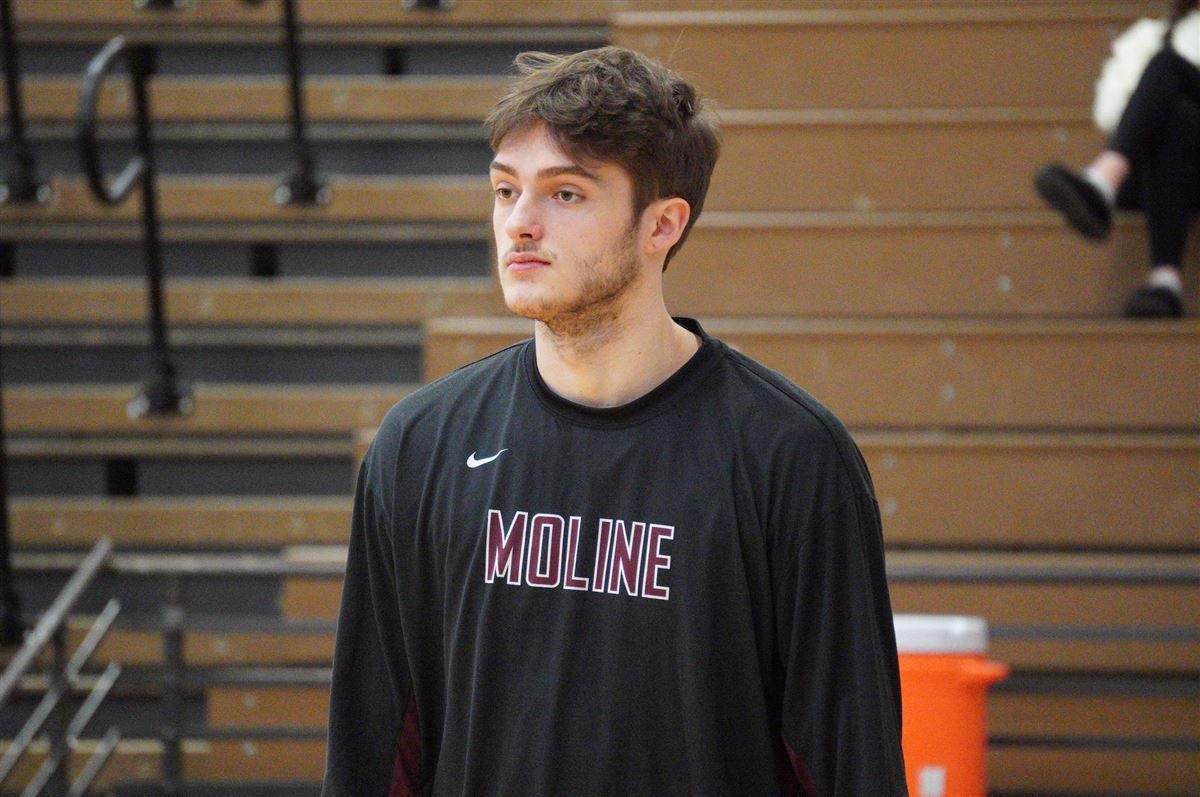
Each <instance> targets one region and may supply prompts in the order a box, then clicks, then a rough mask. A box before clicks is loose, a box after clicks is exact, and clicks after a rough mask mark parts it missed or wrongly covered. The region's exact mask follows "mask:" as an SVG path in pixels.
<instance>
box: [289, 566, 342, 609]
mask: <svg viewBox="0 0 1200 797" xmlns="http://www.w3.org/2000/svg"><path fill="white" fill-rule="evenodd" d="M341 600H342V584H341V582H340V581H336V580H331V579H328V578H309V577H305V576H290V577H289V578H286V579H284V581H283V588H282V590H281V591H280V594H279V610H280V612H281V613H282V614H283V616H284V617H285V618H287V619H288V620H336V619H337V616H338V607H339V606H340V605H341Z"/></svg>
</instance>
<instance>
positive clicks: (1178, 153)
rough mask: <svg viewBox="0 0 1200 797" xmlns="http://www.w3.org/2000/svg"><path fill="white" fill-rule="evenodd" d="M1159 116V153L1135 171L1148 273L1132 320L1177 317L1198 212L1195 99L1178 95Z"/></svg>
mask: <svg viewBox="0 0 1200 797" xmlns="http://www.w3.org/2000/svg"><path fill="white" fill-rule="evenodd" d="M1164 117H1165V118H1164V119H1163V120H1162V123H1161V125H1160V127H1161V131H1160V135H1161V139H1160V142H1159V147H1158V150H1157V151H1156V152H1155V153H1154V154H1153V156H1152V157H1150V158H1149V159H1147V160H1146V162H1145V163H1144V165H1143V166H1139V169H1138V182H1139V183H1140V186H1139V187H1140V189H1141V192H1140V193H1141V206H1142V207H1143V208H1144V210H1145V212H1146V228H1147V232H1148V234H1149V238H1150V262H1151V271H1150V275H1149V278H1148V279H1147V281H1146V284H1145V285H1144V286H1143V287H1142V288H1140V289H1139V290H1138V291H1137V292H1136V293H1135V294H1134V295H1133V296H1132V297H1130V299H1129V302H1128V304H1127V305H1126V307H1125V313H1126V315H1129V316H1134V317H1156V318H1158V317H1178V316H1180V315H1182V312H1183V304H1182V297H1183V280H1182V273H1181V265H1182V263H1183V252H1184V249H1185V246H1186V244H1187V234H1188V228H1189V226H1190V225H1191V221H1192V216H1193V215H1194V214H1195V213H1196V212H1197V209H1200V101H1196V100H1193V99H1191V98H1190V97H1179V98H1177V99H1176V100H1175V102H1174V103H1173V104H1172V105H1171V106H1170V107H1169V108H1167V109H1166V112H1165V113H1164Z"/></svg>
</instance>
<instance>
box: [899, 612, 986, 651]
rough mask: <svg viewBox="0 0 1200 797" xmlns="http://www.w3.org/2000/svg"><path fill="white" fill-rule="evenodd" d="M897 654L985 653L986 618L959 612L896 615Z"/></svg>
mask: <svg viewBox="0 0 1200 797" xmlns="http://www.w3.org/2000/svg"><path fill="white" fill-rule="evenodd" d="M893 620H894V622H895V625H896V648H897V650H898V651H899V652H900V653H987V645H988V632H987V621H986V620H984V619H983V618H982V617H971V616H969V615H962V614H897V615H895V616H894V617H893Z"/></svg>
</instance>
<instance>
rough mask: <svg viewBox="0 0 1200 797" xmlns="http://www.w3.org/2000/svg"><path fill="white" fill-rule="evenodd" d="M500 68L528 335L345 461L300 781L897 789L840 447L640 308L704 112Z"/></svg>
mask: <svg viewBox="0 0 1200 797" xmlns="http://www.w3.org/2000/svg"><path fill="white" fill-rule="evenodd" d="M517 64H518V67H519V68H520V72H521V75H520V78H519V79H518V80H517V81H516V83H515V85H514V87H513V88H512V90H511V91H510V93H509V94H508V95H507V96H505V97H504V98H503V99H502V100H501V101H500V103H499V104H498V105H497V107H496V108H495V109H494V111H493V112H492V114H491V115H490V117H489V119H488V125H489V129H490V132H491V143H492V147H493V149H494V151H495V160H494V161H493V162H492V167H491V180H492V187H493V189H494V192H495V211H494V216H493V226H494V231H495V236H496V249H497V252H498V255H499V264H498V268H499V274H500V283H501V286H502V288H503V291H504V298H505V301H506V303H507V304H508V306H509V308H510V309H511V310H512V311H513V312H515V313H517V314H518V315H521V316H524V317H526V318H530V319H532V320H533V321H534V325H533V326H534V337H533V339H532V340H528V341H525V342H523V343H520V344H517V345H515V346H511V347H509V348H507V349H505V350H503V351H501V352H499V353H497V354H495V355H492V356H491V357H488V358H486V359H484V360H481V361H479V362H477V363H474V364H473V365H469V366H467V367H465V368H462V369H460V370H458V371H456V372H454V373H453V374H450V375H449V376H447V377H445V378H443V379H441V380H439V381H437V382H434V383H433V384H431V385H429V386H427V387H425V388H424V389H422V390H420V391H418V392H417V393H415V394H413V395H412V396H411V397H409V398H408V399H406V400H404V401H402V402H401V403H400V404H398V405H397V406H396V407H395V408H394V409H393V410H392V412H391V413H389V415H388V417H387V419H386V420H385V421H384V423H383V425H382V427H381V428H380V431H379V434H378V436H377V438H376V440H375V442H374V444H373V445H372V447H371V449H370V451H369V452H368V454H367V456H366V459H365V461H364V463H363V466H362V471H361V473H360V476H359V483H358V490H357V496H356V502H355V511H354V521H353V530H352V534H351V542H350V554H349V561H348V567H347V573H346V582H345V588H344V593H343V598H342V610H341V616H340V619H339V621H338V633H337V651H336V654H335V657H334V674H333V689H332V705H331V710H330V726H329V759H328V769H327V774H326V779H325V790H324V794H325V795H326V797H335V795H336V797H376V796H377V795H378V796H379V797H382V796H383V795H437V796H438V797H441V796H442V795H456V796H457V795H504V796H506V797H624V796H626V795H637V796H641V795H652V796H653V797H674V796H676V795H678V796H679V797H683V796H684V795H688V796H701V795H702V796H705V797H707V796H709V795H713V796H716V795H747V796H748V797H750V796H752V797H774V795H794V794H809V795H861V796H862V797H867V796H868V795H869V797H890V796H891V795H902V794H904V793H905V785H904V772H903V764H902V760H901V753H900V696H899V678H898V674H897V664H896V649H895V640H894V636H893V630H892V616H891V609H890V606H889V601H888V593H887V584H886V581H885V579H884V570H883V551H882V541H881V535H880V527H879V516H878V512H877V508H876V505H875V502H874V499H873V494H872V487H871V482H870V478H869V476H868V474H867V470H866V467H865V465H864V463H863V461H862V459H861V457H860V456H859V453H858V451H857V449H856V448H855V446H854V444H853V442H852V441H851V440H850V437H849V436H848V435H847V433H846V431H845V429H844V428H843V427H842V426H841V424H840V423H838V421H837V420H836V419H835V418H834V417H833V416H832V415H831V414H830V413H829V412H828V411H827V410H825V409H824V408H822V407H821V406H820V405H819V404H818V403H817V402H816V401H814V400H813V399H812V398H811V397H809V396H808V395H807V394H806V393H804V392H803V391H801V390H800V389H798V388H797V387H795V386H794V385H792V384H791V383H789V382H788V381H787V380H785V379H784V378H783V377H781V376H780V375H779V374H777V373H774V372H773V371H770V370H768V369H766V368H764V367H763V366H761V365H758V364H757V363H755V362H753V361H752V360H750V359H748V358H746V357H744V356H742V355H740V354H738V353H736V352H734V351H732V350H731V349H729V348H728V347H726V346H725V345H724V344H722V343H721V342H720V341H718V340H716V339H714V338H711V337H709V336H708V335H706V334H705V333H704V331H703V330H702V329H701V327H700V325H699V324H697V323H696V322H695V321H693V320H690V319H673V318H671V316H670V315H669V314H668V312H667V310H666V306H665V304H664V302H663V295H662V281H663V276H662V274H663V271H664V269H665V267H666V264H667V261H668V259H669V258H670V255H671V254H672V253H673V252H674V251H675V250H676V249H677V248H678V247H679V245H680V244H681V243H682V242H683V239H684V237H685V236H686V234H687V231H688V229H689V228H690V226H691V224H692V223H693V222H694V221H695V219H696V217H697V216H698V215H699V213H700V209H701V206H702V205H703V202H704V195H705V192H706V191H707V188H708V180H709V176H710V175H711V173H712V169H713V165H714V163H715V161H716V157H717V150H718V146H717V137H716V132H715V129H714V127H713V125H712V122H711V121H710V119H709V118H708V116H707V115H706V114H705V113H703V112H701V110H700V108H699V102H698V99H697V97H696V94H695V92H694V91H693V89H692V88H691V87H690V86H689V85H687V84H686V83H684V82H683V81H682V80H681V79H680V78H679V77H678V76H676V75H674V74H672V73H671V72H669V71H668V70H666V69H665V68H664V67H662V66H661V65H659V64H657V63H654V62H652V61H650V60H648V59H646V58H644V57H642V56H640V55H637V54H635V53H633V52H631V51H629V50H624V49H621V48H615V47H606V48H602V49H599V50H592V51H588V52H584V53H579V54H577V55H571V56H565V57H558V56H549V55H544V54H525V55H523V56H521V57H519V58H518V60H517ZM730 254H731V255H733V254H734V253H730ZM735 266H736V262H735V261H734V260H732V259H731V261H730V270H729V274H728V277H729V279H737V278H738V275H737V271H736V268H735Z"/></svg>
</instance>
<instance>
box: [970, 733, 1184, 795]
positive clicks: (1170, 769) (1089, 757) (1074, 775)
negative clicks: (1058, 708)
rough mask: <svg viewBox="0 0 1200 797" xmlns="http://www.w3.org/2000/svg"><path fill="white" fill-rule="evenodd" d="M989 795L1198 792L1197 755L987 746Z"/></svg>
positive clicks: (1167, 751)
mask: <svg viewBox="0 0 1200 797" xmlns="http://www.w3.org/2000/svg"><path fill="white" fill-rule="evenodd" d="M987 772H988V792H989V794H1000V795H1004V794H1030V793H1042V792H1047V793H1051V794H1055V795H1067V794H1078V795H1081V797H1082V796H1083V795H1096V794H1153V795H1194V794H1195V793H1196V791H1195V790H1196V753H1195V752H1193V751H1191V750H1172V749H1153V748H1149V749H1144V748H1143V749H1139V748H1137V747H1132V748H1130V747H1110V746H1105V747H1101V748H1077V747H1068V746H1062V747H1059V746H1049V745H1046V746H1036V745H1014V746H1007V745H1005V746H996V745H993V746H991V747H989V748H988V754H987Z"/></svg>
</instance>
